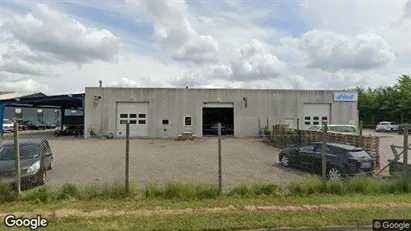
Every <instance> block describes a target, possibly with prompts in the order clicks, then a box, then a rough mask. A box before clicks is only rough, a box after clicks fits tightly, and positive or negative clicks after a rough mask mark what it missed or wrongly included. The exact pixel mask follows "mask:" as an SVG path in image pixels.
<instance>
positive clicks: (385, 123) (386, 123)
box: [380, 122, 390, 125]
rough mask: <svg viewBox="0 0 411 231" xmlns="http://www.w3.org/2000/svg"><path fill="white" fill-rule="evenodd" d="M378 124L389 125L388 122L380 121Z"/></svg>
mask: <svg viewBox="0 0 411 231" xmlns="http://www.w3.org/2000/svg"><path fill="white" fill-rule="evenodd" d="M380 125H390V123H388V122H381V123H380Z"/></svg>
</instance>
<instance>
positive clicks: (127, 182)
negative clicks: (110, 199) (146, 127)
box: [125, 121, 130, 193]
mask: <svg viewBox="0 0 411 231" xmlns="http://www.w3.org/2000/svg"><path fill="white" fill-rule="evenodd" d="M129 171H130V124H129V122H128V121H127V123H126V177H125V181H126V182H125V187H126V192H127V193H129V192H130V175H129V173H130V172H129Z"/></svg>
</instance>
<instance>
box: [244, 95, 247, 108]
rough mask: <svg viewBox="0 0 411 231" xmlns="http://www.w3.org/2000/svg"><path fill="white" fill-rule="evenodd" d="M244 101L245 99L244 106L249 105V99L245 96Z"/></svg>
mask: <svg viewBox="0 0 411 231" xmlns="http://www.w3.org/2000/svg"><path fill="white" fill-rule="evenodd" d="M243 101H244V107H247V104H248V103H247V101H248V99H247V97H244V98H243Z"/></svg>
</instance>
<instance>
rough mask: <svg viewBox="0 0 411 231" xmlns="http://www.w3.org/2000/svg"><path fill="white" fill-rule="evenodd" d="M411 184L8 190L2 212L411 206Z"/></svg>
mask: <svg viewBox="0 0 411 231" xmlns="http://www.w3.org/2000/svg"><path fill="white" fill-rule="evenodd" d="M410 189H411V181H401V180H390V181H386V180H377V179H372V178H353V179H351V180H349V181H345V182H342V181H328V182H326V184H324V182H323V181H322V180H321V179H320V178H312V179H310V180H308V181H304V182H293V183H291V184H290V185H289V187H288V190H287V192H284V191H283V190H281V188H280V187H279V186H277V185H274V184H256V185H250V186H247V185H241V186H239V187H236V188H234V189H232V190H231V191H230V192H227V193H224V194H220V193H219V192H218V190H217V189H216V188H215V187H213V186H210V185H204V184H180V183H169V184H166V185H164V186H159V185H156V184H150V185H148V186H147V187H146V188H145V189H144V190H139V189H137V187H135V186H133V187H131V190H130V192H126V191H125V190H124V187H123V186H122V185H111V186H101V187H79V186H75V185H65V186H63V187H62V188H60V189H55V190H52V189H50V188H47V187H42V188H38V189H33V190H30V191H27V192H23V194H22V195H21V196H20V197H19V198H15V197H14V194H13V193H12V192H11V191H10V190H9V189H6V188H0V204H3V205H4V206H3V205H2V206H0V212H17V211H27V212H30V211H34V210H57V209H62V208H64V209H67V208H73V209H80V210H83V211H91V210H99V209H105V208H107V209H112V210H138V209H152V208H156V207H161V208H164V209H182V208H203V207H225V206H229V205H234V206H245V205H257V206H267V205H301V204H308V205H310V204H332V203H349V202H352V203H386V202H393V203H395V202H410V201H411V193H410V192H411V191H410Z"/></svg>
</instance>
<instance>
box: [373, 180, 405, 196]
mask: <svg viewBox="0 0 411 231" xmlns="http://www.w3.org/2000/svg"><path fill="white" fill-rule="evenodd" d="M380 191H381V193H411V180H403V179H395V180H385V181H382V182H381V183H380Z"/></svg>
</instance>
